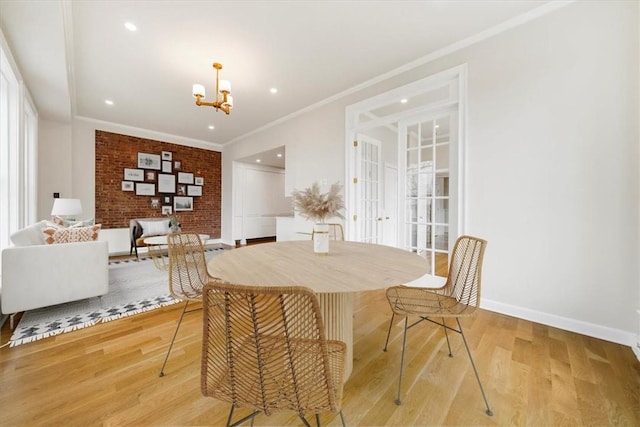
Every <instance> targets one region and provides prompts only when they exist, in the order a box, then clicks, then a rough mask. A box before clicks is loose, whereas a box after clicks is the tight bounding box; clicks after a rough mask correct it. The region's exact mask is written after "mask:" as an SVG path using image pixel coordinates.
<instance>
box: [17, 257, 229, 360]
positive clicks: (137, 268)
mask: <svg viewBox="0 0 640 427" xmlns="http://www.w3.org/2000/svg"><path fill="white" fill-rule="evenodd" d="M223 251H224V249H223V248H212V249H207V253H206V256H207V260H209V259H211V258H212V257H213V256H215V255H216V254H218V253H221V252H223ZM168 280H169V276H168V272H167V271H163V270H158V269H157V268H155V266H154V264H153V261H151V260H150V258H145V259H142V258H141V259H140V261H135V260H125V261H116V262H111V263H109V292H108V293H107V294H106V295H103V296H101V297H94V298H87V299H83V300H80V301H73V302H69V303H65V304H58V305H54V306H51V307H45V308H40V309H37V310H30V311H27V312H25V313H24V314H23V315H22V318H21V319H20V322H19V323H18V326H17V327H16V329H15V330H14V332H13V335H12V336H11V339H10V340H9V345H10V346H11V347H14V346H17V345H20V344H25V343H29V342H33V341H37V340H40V339H42V338H47V337H51V336H54V335H59V334H62V333H65V332H71V331H75V330H77V329H81V328H86V327H88V326H93V325H96V324H98V323H104V322H109V321H111V320H115V319H120V318H123V317H128V316H132V315H134V314H139V313H144V312H147V311H150V310H154V309H157V308H160V307H165V306H168V305H172V304H176V303H178V302H180V300H178V299H175V298H174V297H173V296H172V295H171V294H170V293H169V285H168Z"/></svg>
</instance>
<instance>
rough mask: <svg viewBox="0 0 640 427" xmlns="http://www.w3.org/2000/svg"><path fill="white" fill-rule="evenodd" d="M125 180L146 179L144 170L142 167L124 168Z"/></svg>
mask: <svg viewBox="0 0 640 427" xmlns="http://www.w3.org/2000/svg"><path fill="white" fill-rule="evenodd" d="M124 180H125V181H144V171H143V170H142V169H128V168H124Z"/></svg>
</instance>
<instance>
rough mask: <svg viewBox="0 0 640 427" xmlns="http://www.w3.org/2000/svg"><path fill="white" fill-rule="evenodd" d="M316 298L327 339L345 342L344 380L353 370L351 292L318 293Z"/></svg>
mask: <svg viewBox="0 0 640 427" xmlns="http://www.w3.org/2000/svg"><path fill="white" fill-rule="evenodd" d="M318 300H319V301H320V311H321V313H322V320H323V321H324V330H325V334H326V336H327V339H330V340H339V341H342V342H344V343H345V344H347V354H346V360H345V362H344V380H345V381H346V380H347V379H349V376H350V375H351V371H352V370H353V292H344V293H337V294H327V293H320V294H318Z"/></svg>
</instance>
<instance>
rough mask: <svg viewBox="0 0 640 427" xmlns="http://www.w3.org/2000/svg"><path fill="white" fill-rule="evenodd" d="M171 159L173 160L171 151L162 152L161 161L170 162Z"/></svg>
mask: <svg viewBox="0 0 640 427" xmlns="http://www.w3.org/2000/svg"><path fill="white" fill-rule="evenodd" d="M172 159H173V152H171V151H163V152H162V160H172Z"/></svg>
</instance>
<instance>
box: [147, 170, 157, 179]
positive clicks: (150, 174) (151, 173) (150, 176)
mask: <svg viewBox="0 0 640 427" xmlns="http://www.w3.org/2000/svg"><path fill="white" fill-rule="evenodd" d="M155 180H156V173H155V172H154V171H147V181H155Z"/></svg>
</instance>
